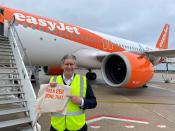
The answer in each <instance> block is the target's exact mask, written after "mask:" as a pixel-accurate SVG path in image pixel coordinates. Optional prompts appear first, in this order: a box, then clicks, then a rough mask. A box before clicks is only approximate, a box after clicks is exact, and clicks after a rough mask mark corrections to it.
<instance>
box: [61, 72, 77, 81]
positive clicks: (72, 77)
mask: <svg viewBox="0 0 175 131" xmlns="http://www.w3.org/2000/svg"><path fill="white" fill-rule="evenodd" d="M74 75H75V73H73V74H72V76H71V78H70V79H67V78H66V77H65V75H64V73H63V79H64V80H71V81H72V80H73V79H74Z"/></svg>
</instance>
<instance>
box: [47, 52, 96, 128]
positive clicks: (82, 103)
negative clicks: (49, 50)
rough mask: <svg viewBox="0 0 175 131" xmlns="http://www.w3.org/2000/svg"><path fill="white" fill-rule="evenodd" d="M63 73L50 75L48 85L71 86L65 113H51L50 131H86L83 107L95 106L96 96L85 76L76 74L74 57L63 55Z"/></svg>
mask: <svg viewBox="0 0 175 131" xmlns="http://www.w3.org/2000/svg"><path fill="white" fill-rule="evenodd" d="M62 67H63V70H64V72H63V74H62V75H59V76H57V77H51V79H50V86H52V87H54V86H56V85H57V84H64V85H69V86H71V88H72V94H71V96H68V97H69V98H70V101H69V102H68V107H67V113H66V114H65V115H60V114H58V113H52V117H51V128H50V131H87V125H86V115H85V112H84V110H85V109H92V108H95V107H96V105H97V102H96V97H95V96H94V93H93V90H92V88H91V86H90V84H89V83H88V82H87V79H86V77H85V76H81V75H79V74H76V73H75V72H74V71H75V68H76V57H75V56H74V55H65V56H64V57H63V58H62Z"/></svg>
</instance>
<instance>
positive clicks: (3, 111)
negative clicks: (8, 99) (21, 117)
mask: <svg viewBox="0 0 175 131" xmlns="http://www.w3.org/2000/svg"><path fill="white" fill-rule="evenodd" d="M27 111H28V109H27V108H15V109H6V110H0V116H2V115H8V114H14V113H19V112H27Z"/></svg>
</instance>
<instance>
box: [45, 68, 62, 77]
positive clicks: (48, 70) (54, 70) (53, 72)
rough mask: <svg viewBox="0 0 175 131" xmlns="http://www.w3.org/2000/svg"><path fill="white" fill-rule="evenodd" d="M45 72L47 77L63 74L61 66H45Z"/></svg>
mask: <svg viewBox="0 0 175 131" xmlns="http://www.w3.org/2000/svg"><path fill="white" fill-rule="evenodd" d="M43 70H44V72H45V74H46V75H61V74H62V73H63V69H62V67H61V66H49V67H48V66H44V67H43Z"/></svg>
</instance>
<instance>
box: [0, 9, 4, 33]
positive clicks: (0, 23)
mask: <svg viewBox="0 0 175 131" xmlns="http://www.w3.org/2000/svg"><path fill="white" fill-rule="evenodd" d="M0 35H2V36H3V35H4V10H3V9H0Z"/></svg>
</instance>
